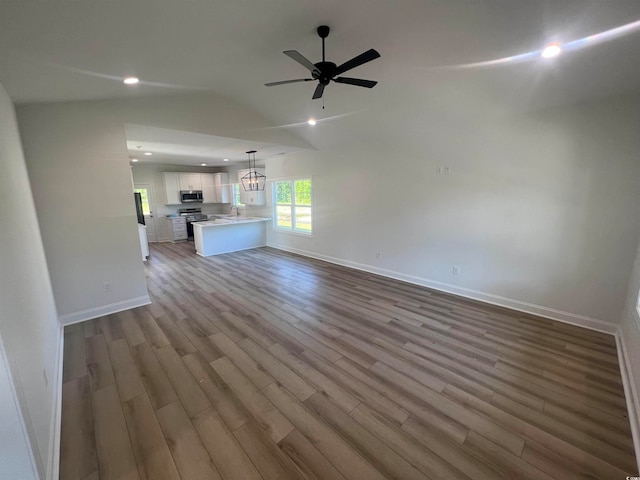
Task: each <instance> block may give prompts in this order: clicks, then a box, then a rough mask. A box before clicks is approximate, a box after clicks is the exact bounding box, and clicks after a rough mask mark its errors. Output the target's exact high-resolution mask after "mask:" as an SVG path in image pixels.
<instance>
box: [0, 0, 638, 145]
mask: <svg viewBox="0 0 640 480" xmlns="http://www.w3.org/2000/svg"><path fill="white" fill-rule="evenodd" d="M638 21H640V2H638V1H637V0H611V1H602V0H530V1H526V2H525V1H514V0H402V1H391V0H389V1H382V0H357V1H344V0H340V1H338V0H322V1H317V0H316V1H309V0H272V1H262V2H258V1H247V0H236V1H233V2H231V1H222V0H207V1H205V0H187V1H175V0H110V1H84V2H79V1H69V0H57V1H47V2H40V1H18V0H5V1H2V2H0V83H2V85H3V86H4V87H5V88H6V89H7V91H8V92H9V94H10V96H11V97H12V98H13V100H14V101H15V102H16V103H18V104H19V103H31V102H51V101H64V100H80V99H97V98H114V97H130V96H139V95H162V94H175V93H197V92H200V91H212V92H215V93H216V94H218V95H221V96H224V97H228V98H231V99H233V100H235V101H236V102H239V103H242V104H244V105H246V106H248V107H250V108H252V109H253V110H255V111H256V112H257V113H259V114H261V115H263V116H265V117H267V118H269V119H270V120H272V121H273V122H274V124H277V125H287V126H291V125H293V126H297V125H304V122H305V121H306V120H307V119H308V118H309V117H316V118H318V119H328V120H325V123H326V124H329V123H331V122H334V123H336V124H339V125H340V127H339V128H333V129H330V128H327V129H325V130H324V132H323V133H322V134H320V133H318V131H317V130H316V131H313V130H312V129H308V128H307V127H305V128H304V129H299V130H300V131H299V134H300V135H301V136H302V137H304V138H305V139H306V140H307V141H309V143H311V144H313V145H315V146H316V147H318V146H322V145H323V144H331V140H330V137H331V136H332V135H335V136H339V135H340V134H344V128H343V126H344V125H343V123H340V122H341V121H342V122H344V119H345V118H349V117H350V120H349V121H348V122H346V125H348V126H349V128H350V129H351V130H361V131H363V132H364V131H367V130H368V129H375V126H376V124H377V123H379V122H380V119H381V118H383V117H384V119H385V121H384V127H385V129H388V128H390V125H396V124H399V123H401V121H402V119H403V118H405V117H406V114H407V112H411V111H416V110H423V111H431V112H436V113H437V115H443V114H446V113H447V112H457V113H458V114H459V115H471V114H472V113H471V112H473V111H474V110H475V109H477V111H479V112H480V111H481V112H483V114H484V113H485V112H486V111H514V110H515V111H522V110H530V109H538V108H541V107H547V106H553V105H561V104H566V103H575V102H579V101H583V100H587V99H592V98H598V97H603V96H607V95H612V94H616V93H620V92H624V91H627V90H631V89H636V88H638V86H639V85H640V62H638V61H637V59H638V58H640V24H639V25H635V26H630V27H628V28H627V29H626V30H625V31H622V32H619V34H617V35H613V34H611V35H608V36H606V35H605V36H604V37H600V38H598V37H595V38H591V39H590V40H588V41H584V42H582V43H580V44H577V45H576V44H574V46H577V47H581V48H573V49H571V50H570V51H566V52H565V53H564V54H563V55H561V56H560V57H558V58H555V59H543V58H540V57H539V55H537V54H535V55H532V56H531V57H530V58H528V59H525V60H524V61H519V62H517V61H513V62H509V61H507V62H502V63H498V64H489V65H476V66H469V64H476V63H478V62H485V61H490V60H495V59H501V58H505V57H511V56H516V55H520V54H523V53H527V52H536V51H539V50H540V49H541V48H543V47H544V46H545V45H546V44H548V43H549V42H552V41H557V42H559V43H561V44H565V43H567V42H570V41H574V40H578V39H581V38H584V37H588V36H591V35H594V34H598V33H601V32H605V31H609V30H611V29H614V28H616V27H620V26H623V25H628V24H631V23H633V22H638ZM321 24H327V25H329V26H330V27H331V29H332V31H331V34H330V36H329V38H328V39H327V59H328V60H332V61H334V62H335V63H338V64H340V63H342V62H344V61H345V60H347V59H349V58H351V57H353V56H355V55H357V54H359V53H362V52H364V51H365V50H367V49H369V48H375V49H376V50H378V51H379V52H380V54H381V58H380V59H378V60H375V61H373V62H371V63H368V64H366V65H363V66H361V67H358V68H357V69H355V70H353V71H351V72H350V75H349V76H353V77H360V78H367V79H373V80H378V81H379V84H378V85H377V86H376V87H375V88H373V89H372V90H369V89H365V88H358V87H352V86H349V85H337V84H331V85H330V86H329V87H327V89H326V90H325V104H326V109H324V110H323V109H322V101H321V100H312V99H311V96H312V93H313V89H314V86H315V85H314V84H311V82H309V83H298V84H291V85H284V86H278V87H271V88H268V87H265V86H264V83H266V82H272V81H277V80H286V79H292V78H301V77H303V76H305V73H306V71H305V70H304V68H303V67H301V66H300V65H299V64H297V63H295V62H294V61H292V60H291V59H290V58H288V57H286V56H285V55H283V54H282V51H283V50H288V49H295V50H298V51H299V52H301V53H302V54H303V55H305V56H306V57H307V58H309V59H310V60H312V61H313V62H317V61H319V60H320V58H321V48H320V46H321V43H320V40H319V38H318V37H317V35H316V33H315V28H316V27H317V26H318V25H321ZM614 33H615V32H614ZM461 66H466V67H464V68H459V67H461ZM451 67H458V68H451ZM128 75H134V76H137V77H139V78H140V79H141V83H140V84H139V85H137V86H135V87H127V86H125V85H123V83H122V79H123V78H124V77H125V76H128ZM398 128H401V127H400V126H398ZM402 128H406V125H404V126H403V127H402Z"/></svg>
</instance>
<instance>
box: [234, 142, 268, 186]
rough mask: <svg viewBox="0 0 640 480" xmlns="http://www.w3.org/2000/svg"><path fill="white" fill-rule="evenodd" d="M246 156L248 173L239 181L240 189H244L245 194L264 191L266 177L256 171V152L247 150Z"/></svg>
mask: <svg viewBox="0 0 640 480" xmlns="http://www.w3.org/2000/svg"><path fill="white" fill-rule="evenodd" d="M247 155H248V156H249V173H247V174H246V175H244V176H243V177H242V178H241V179H240V181H241V182H242V188H244V191H245V192H257V191H260V190H264V185H265V183H266V182H267V177H266V176H264V175H263V174H261V173H259V172H258V171H257V170H256V151H255V150H249V151H248V152H247Z"/></svg>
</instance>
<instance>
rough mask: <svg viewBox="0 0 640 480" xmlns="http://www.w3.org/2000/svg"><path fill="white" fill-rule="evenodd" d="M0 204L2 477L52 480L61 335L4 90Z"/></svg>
mask: <svg viewBox="0 0 640 480" xmlns="http://www.w3.org/2000/svg"><path fill="white" fill-rule="evenodd" d="M0 205H2V208H0V225H2V227H0V272H2V273H1V274H0V343H2V344H1V345H0V477H2V478H3V480H4V479H7V480H8V479H11V480H27V479H31V478H37V476H38V475H39V476H40V477H41V478H44V477H45V475H52V474H53V470H54V469H55V467H54V463H55V461H54V459H55V458H57V455H58V452H57V440H56V439H55V438H54V431H55V424H54V421H55V417H56V415H55V413H56V411H57V408H58V407H59V401H60V397H59V392H60V390H59V386H60V382H61V381H62V379H61V378H60V377H59V373H60V372H59V366H60V355H61V353H62V352H61V351H59V347H60V345H61V329H60V326H59V324H58V320H57V314H56V306H55V303H54V297H53V292H52V289H51V283H50V281H49V272H48V270H47V263H46V260H45V253H44V250H43V248H42V241H41V238H40V230H39V228H38V222H37V218H36V210H35V207H34V203H33V199H32V196H31V188H30V186H29V178H28V175H27V169H26V166H25V160H24V155H23V152H22V146H21V143H20V136H19V133H18V129H17V124H16V118H15V113H14V110H13V105H12V104H11V101H10V100H9V97H8V96H7V94H6V92H5V91H4V89H3V88H2V86H0ZM5 353H6V360H5ZM7 364H8V365H7ZM7 367H9V368H10V371H9V370H7ZM45 375H46V378H47V381H45ZM9 382H12V385H11V384H10V383H9ZM14 388H15V393H16V394H17V400H18V402H17V404H16V403H15V402H14V401H13V399H12V392H13V391H14ZM18 405H19V408H20V411H21V413H22V415H19V412H18V410H17V406H18ZM20 417H22V418H20ZM22 420H24V422H23V421H22ZM23 426H24V427H25V429H26V432H27V434H28V438H29V440H30V441H29V442H26V440H27V439H26V438H25V435H24V432H23V431H22V427H23ZM29 444H30V445H29ZM29 447H31V448H29ZM29 450H32V452H33V458H34V460H35V464H36V466H37V467H36V468H37V471H34V469H33V468H32V464H33V462H32V460H31V454H30V451H29Z"/></svg>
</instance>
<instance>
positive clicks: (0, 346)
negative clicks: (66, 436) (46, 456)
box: [0, 336, 40, 479]
mask: <svg viewBox="0 0 640 480" xmlns="http://www.w3.org/2000/svg"><path fill="white" fill-rule="evenodd" d="M0 357H2V362H0V363H2V364H4V365H3V367H4V369H5V372H6V376H7V379H8V381H9V393H10V394H11V398H12V399H13V403H14V408H15V411H16V412H17V417H18V424H19V425H20V431H21V432H22V441H23V443H24V445H25V450H27V453H28V456H29V464H30V465H31V470H32V472H33V478H35V479H38V478H40V472H39V471H38V463H37V462H36V457H35V455H34V449H33V445H32V443H31V439H30V438H29V429H28V428H27V424H26V422H25V419H24V415H23V413H22V407H21V406H20V399H19V397H18V392H17V391H16V386H15V385H16V384H15V382H14V379H13V372H11V366H10V363H9V357H8V356H7V352H6V350H5V348H4V341H3V340H2V336H0ZM3 367H2V366H0V368H3ZM16 441H18V440H17V439H16Z"/></svg>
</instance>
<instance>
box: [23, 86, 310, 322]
mask: <svg viewBox="0 0 640 480" xmlns="http://www.w3.org/2000/svg"><path fill="white" fill-rule="evenodd" d="M17 113H18V122H19V126H20V132H21V135H22V143H23V146H24V150H25V158H26V161H27V167H28V170H29V177H30V180H31V186H32V190H33V195H34V199H35V205H36V210H37V213H38V221H39V223H40V230H41V231H42V239H43V244H44V249H45V252H46V255H47V261H48V265H49V271H50V273H51V280H52V284H53V291H54V295H55V299H56V303H57V306H58V312H59V314H60V318H61V320H62V321H63V323H69V322H73V321H80V320H84V319H87V318H92V317H95V316H98V315H103V314H106V313H111V312H113V311H117V310H120V309H123V308H130V307H132V306H136V305H140V304H142V303H145V302H147V301H148V295H147V290H146V284H145V277H144V269H143V265H142V262H141V261H140V244H139V240H138V230H137V218H136V212H135V205H134V202H133V195H132V186H131V169H130V166H129V156H128V152H127V146H126V131H125V124H137V125H146V126H152V127H160V128H172V129H177V130H184V131H190V132H195V133H208V134H213V135H220V136H227V137H234V138H246V139H247V140H253V141H264V142H272V143H275V144H280V145H292V146H296V147H305V146H307V144H306V143H304V142H302V141H300V140H299V139H297V138H296V137H294V136H292V135H291V134H289V133H287V132H285V131H281V130H280V131H279V130H274V129H269V128H264V127H269V126H270V124H269V123H268V122H267V121H266V120H264V119H263V118H262V117H260V116H259V115H256V114H255V112H253V111H250V110H248V109H246V108H244V107H243V106H242V105H239V104H237V103H234V102H232V101H230V100H228V99H225V98H222V97H218V96H215V95H213V94H198V95H177V96H168V97H141V98H135V99H121V100H108V101H107V100H105V101H90V102H68V103H54V104H34V105H24V106H20V107H19V108H18V109H17ZM105 282H110V283H111V284H112V287H113V288H112V290H111V291H110V292H105V291H104V283H105Z"/></svg>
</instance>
